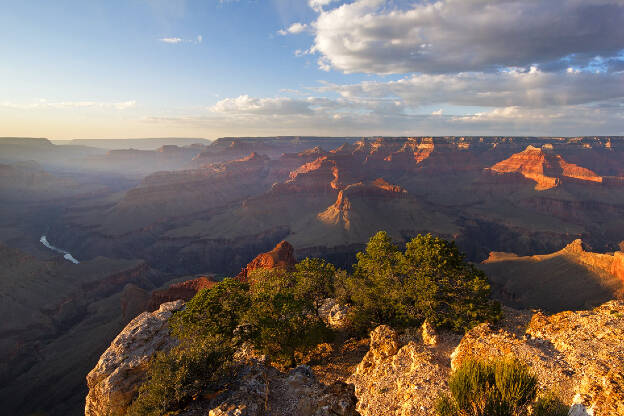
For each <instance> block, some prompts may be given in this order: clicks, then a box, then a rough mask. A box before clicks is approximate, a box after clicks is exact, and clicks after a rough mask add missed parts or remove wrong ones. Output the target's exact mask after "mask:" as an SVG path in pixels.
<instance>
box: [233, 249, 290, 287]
mask: <svg viewBox="0 0 624 416" xmlns="http://www.w3.org/2000/svg"><path fill="white" fill-rule="evenodd" d="M277 267H281V268H284V269H286V270H293V269H294V267H295V249H294V247H293V246H292V245H291V244H290V243H289V242H288V241H282V242H280V243H279V244H278V245H276V246H275V248H274V249H273V250H271V251H268V252H266V253H261V254H259V255H258V256H257V257H256V258H255V259H253V260H252V261H251V262H249V264H247V266H245V267H243V269H242V270H241V272H240V273H239V274H238V276H237V278H238V279H241V280H244V281H246V280H247V278H248V277H249V274H250V273H251V272H252V271H254V270H256V269H273V268H277Z"/></svg>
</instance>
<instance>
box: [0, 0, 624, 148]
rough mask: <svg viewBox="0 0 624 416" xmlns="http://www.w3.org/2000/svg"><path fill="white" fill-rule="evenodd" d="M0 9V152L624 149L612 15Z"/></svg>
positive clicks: (454, 7) (597, 4) (29, 5)
mask: <svg viewBox="0 0 624 416" xmlns="http://www.w3.org/2000/svg"><path fill="white" fill-rule="evenodd" d="M518 3H519V4H518ZM1 5H2V13H0V32H1V36H2V39H3V41H2V43H0V54H1V55H0V56H2V58H3V64H2V65H0V122H1V123H2V126H3V130H4V131H0V135H2V136H9V135H16V136H45V137H51V138H73V137H148V136H193V137H208V138H215V137H219V136H224V135H272V134H307V135H313V134H318V135H343V134H348V135H382V134H383V135H412V134H413V135H427V134H547V135H575V134H579V135H580V134H624V122H623V121H624V116H623V114H624V105H623V97H624V77H623V75H622V70H623V69H624V65H623V62H624V59H623V58H622V56H623V54H622V51H623V50H624V29H622V28H621V26H623V25H622V24H621V22H622V21H623V20H622V19H623V18H624V5H623V4H622V2H621V1H619V0H612V1H609V0H591V1H585V2H579V1H577V0H550V1H543V2H542V1H533V2H512V1H509V0H500V1H492V2H490V5H489V6H487V7H484V6H483V2H480V1H478V0H461V1H459V0H441V1H439V2H438V3H437V4H434V3H432V2H426V1H407V0H350V1H336V0H333V1H332V0H256V1H253V0H238V1H236V0H229V1H219V0H197V1H192V0H187V1H183V0H158V1H155V0H151V1H150V0H127V1H54V2H51V1H30V0H28V1H3V2H2V3H1ZM535 15H538V16H540V18H537V19H535V18H531V16H535ZM562 20H563V22H564V24H563V25H562V26H559V25H560V22H561V21H562ZM579 24H583V25H586V26H587V30H583V31H579V30H577V28H578V25H579ZM579 32H580V33H579ZM583 119H586V120H585V121H583Z"/></svg>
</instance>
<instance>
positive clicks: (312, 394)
mask: <svg viewBox="0 0 624 416" xmlns="http://www.w3.org/2000/svg"><path fill="white" fill-rule="evenodd" d="M238 377H239V381H238V388H237V390H235V391H232V392H230V393H229V397H228V398H227V399H226V400H225V401H223V402H222V403H220V404H219V405H217V406H216V407H214V408H213V409H211V410H210V411H209V413H208V415H209V416H235V415H236V416H261V415H267V414H270V415H275V416H290V415H298V416H332V415H341V416H356V415H358V413H357V412H356V410H355V404H356V398H355V395H354V389H353V386H352V385H348V384H345V383H340V382H336V383H333V384H331V385H324V384H321V383H319V382H318V381H317V380H316V378H315V377H314V373H313V372H312V370H311V369H310V368H309V367H307V366H299V367H297V368H295V369H293V370H291V371H290V372H288V373H280V372H279V371H277V370H276V369H275V368H273V367H267V366H265V365H263V364H259V363H256V364H254V365H251V366H247V367H245V368H243V370H242V371H241V372H240V373H239V376H238ZM186 414H188V415H194V414H197V415H199V414H205V413H201V412H192V411H189V412H188V413H185V415H186Z"/></svg>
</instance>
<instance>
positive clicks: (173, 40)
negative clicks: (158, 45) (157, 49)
mask: <svg viewBox="0 0 624 416" xmlns="http://www.w3.org/2000/svg"><path fill="white" fill-rule="evenodd" d="M158 40H159V41H161V42H163V43H170V44H174V45H175V44H177V43H181V42H182V38H177V37H176V38H160V39H158Z"/></svg>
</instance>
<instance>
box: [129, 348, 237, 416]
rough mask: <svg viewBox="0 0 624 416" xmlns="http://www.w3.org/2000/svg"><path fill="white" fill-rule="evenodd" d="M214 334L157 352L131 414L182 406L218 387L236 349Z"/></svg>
mask: <svg viewBox="0 0 624 416" xmlns="http://www.w3.org/2000/svg"><path fill="white" fill-rule="evenodd" d="M222 341H223V340H222V339H219V338H215V339H212V340H208V339H207V338H205V339H203V340H202V341H197V340H196V342H193V343H192V344H189V345H184V346H177V347H174V348H173V349H171V350H170V351H169V352H166V353H165V352H160V353H158V354H157V355H156V356H155V357H154V359H153V360H152V362H151V363H150V366H149V369H148V372H147V380H146V381H145V382H144V383H143V384H142V385H141V387H140V389H139V395H138V396H137V398H136V399H135V400H134V401H133V402H132V404H131V405H130V407H129V409H128V413H127V414H128V416H160V415H164V414H166V413H167V412H170V411H174V410H177V409H180V408H182V407H183V406H184V404H186V403H188V402H189V401H190V400H192V399H193V397H194V396H196V395H198V394H200V393H202V392H210V391H213V390H216V388H217V386H218V381H219V379H220V377H222V376H223V375H224V374H225V373H226V371H227V369H228V365H229V363H230V361H231V357H232V354H233V349H232V348H231V347H229V343H228V342H222Z"/></svg>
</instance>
